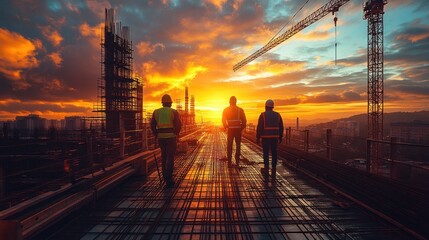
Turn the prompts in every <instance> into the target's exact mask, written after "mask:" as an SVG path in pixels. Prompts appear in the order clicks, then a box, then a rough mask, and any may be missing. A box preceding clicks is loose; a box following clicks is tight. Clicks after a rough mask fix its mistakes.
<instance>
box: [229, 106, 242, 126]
mask: <svg viewBox="0 0 429 240" xmlns="http://www.w3.org/2000/svg"><path fill="white" fill-rule="evenodd" d="M231 111H232V109H231V108H230V112H231ZM226 122H227V123H228V128H240V129H241V119H240V109H239V108H238V107H237V115H236V118H232V119H227V120H226Z"/></svg>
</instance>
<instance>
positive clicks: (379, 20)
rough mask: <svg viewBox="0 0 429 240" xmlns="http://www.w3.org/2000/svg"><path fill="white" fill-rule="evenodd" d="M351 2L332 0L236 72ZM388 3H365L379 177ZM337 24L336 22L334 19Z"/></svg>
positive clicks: (371, 140) (371, 158)
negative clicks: (384, 48)
mask: <svg viewBox="0 0 429 240" xmlns="http://www.w3.org/2000/svg"><path fill="white" fill-rule="evenodd" d="M347 2H349V0H330V1H329V2H328V3H326V4H325V5H323V6H322V7H320V8H319V9H317V10H316V11H315V12H313V13H312V14H310V15H309V16H308V17H306V18H304V19H303V20H301V21H300V22H298V23H297V24H295V25H294V26H293V27H291V28H290V29H289V30H287V31H286V32H284V33H283V34H281V35H280V36H278V37H276V38H274V39H272V40H271V41H270V42H268V43H267V44H266V45H265V46H263V47H262V48H260V49H259V50H257V51H256V52H254V53H253V54H252V55H250V56H248V57H246V58H245V59H243V60H242V61H240V62H239V63H237V64H236V65H234V66H233V70H234V71H237V70H238V69H240V68H242V67H243V66H245V65H246V64H248V63H250V62H252V61H253V60H255V59H256V58H258V57H259V56H261V55H263V54H264V53H266V52H268V51H269V50H271V49H272V48H274V47H276V46H277V45H279V44H280V43H282V42H284V41H286V40H287V39H289V38H291V37H292V36H293V35H295V34H297V33H298V32H300V31H301V30H303V29H304V28H306V27H308V26H310V25H311V24H313V23H314V22H316V21H318V20H320V19H321V18H323V17H324V16H326V15H327V14H329V13H331V12H332V13H335V12H337V11H338V9H339V8H340V7H341V6H343V5H344V4H345V3H347ZM386 4H387V0H368V1H367V2H365V4H364V7H363V11H364V19H367V20H368V48H367V57H368V63H367V64H368V72H367V78H368V85H367V92H368V108H367V112H368V148H369V149H367V154H368V156H367V160H368V163H369V165H368V170H370V171H371V172H372V173H375V174H378V173H379V171H380V169H381V167H382V162H383V160H382V148H381V145H380V143H379V141H380V140H382V139H383V111H384V110H383V108H384V98H383V94H384V90H383V81H384V79H383V78H384V75H383V68H384V66H383V61H384V56H383V14H384V5H386ZM334 21H335V23H336V19H334Z"/></svg>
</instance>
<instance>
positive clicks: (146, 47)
mask: <svg viewBox="0 0 429 240" xmlns="http://www.w3.org/2000/svg"><path fill="white" fill-rule="evenodd" d="M136 48H137V52H138V53H139V54H140V55H141V56H145V55H149V54H151V53H153V52H154V51H155V50H156V49H157V48H160V49H161V50H164V49H165V45H164V44H162V43H155V44H150V42H140V43H138V44H137V46H136Z"/></svg>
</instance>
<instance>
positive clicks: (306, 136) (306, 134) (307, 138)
mask: <svg viewBox="0 0 429 240" xmlns="http://www.w3.org/2000/svg"><path fill="white" fill-rule="evenodd" d="M309 142H310V130H308V129H306V130H304V151H305V152H308V147H309Z"/></svg>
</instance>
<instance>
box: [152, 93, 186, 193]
mask: <svg viewBox="0 0 429 240" xmlns="http://www.w3.org/2000/svg"><path fill="white" fill-rule="evenodd" d="M161 101H162V108H158V109H156V110H155V111H154V112H153V115H152V120H151V122H150V127H151V129H152V132H153V135H154V136H155V137H156V138H157V139H158V144H159V148H160V149H161V156H162V175H163V177H164V180H165V183H166V185H167V187H172V186H174V180H173V168H174V154H175V152H176V147H177V143H176V141H177V139H178V136H179V133H180V129H181V128H182V123H181V122H180V118H179V113H178V112H177V111H176V110H175V109H172V108H171V104H172V100H171V97H170V95H168V94H165V95H164V96H162V99H161Z"/></svg>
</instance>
